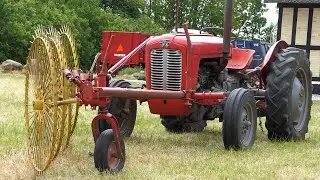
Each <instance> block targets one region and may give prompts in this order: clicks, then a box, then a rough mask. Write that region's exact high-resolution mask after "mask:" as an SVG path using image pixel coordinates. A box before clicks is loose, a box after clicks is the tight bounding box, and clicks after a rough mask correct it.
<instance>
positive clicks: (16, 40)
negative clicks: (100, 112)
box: [0, 0, 164, 69]
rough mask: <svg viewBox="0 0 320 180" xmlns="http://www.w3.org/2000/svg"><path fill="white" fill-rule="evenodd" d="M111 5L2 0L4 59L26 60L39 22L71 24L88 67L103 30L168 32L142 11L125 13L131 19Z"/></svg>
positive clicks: (0, 47) (94, 0)
mask: <svg viewBox="0 0 320 180" xmlns="http://www.w3.org/2000/svg"><path fill="white" fill-rule="evenodd" d="M142 2H144V1H139V0H137V1H130V3H131V5H130V7H141V8H143V6H142V5H143V3H142ZM134 3H137V6H134V5H133V4H134ZM144 4H145V2H144ZM110 8H113V6H112V7H110ZM110 8H106V9H102V8H101V1H100V0H86V1H84V0H68V1H65V0H42V1H39V0H21V1H15V0H3V1H0V14H1V18H0V27H1V28H0V62H1V61H4V60H6V59H7V58H10V59H13V60H16V61H19V62H21V63H25V61H26V57H27V54H28V50H29V49H28V48H30V46H31V42H32V35H34V30H35V29H36V28H37V26H38V25H43V26H45V27H49V26H53V27H56V28H59V27H61V26H62V25H67V26H69V27H70V28H71V30H72V32H73V34H74V36H75V39H76V41H77V48H78V52H79V55H80V65H81V67H82V68H84V69H86V68H88V67H89V66H90V65H91V62H92V59H93V58H94V55H95V54H96V53H97V52H98V51H100V48H101V36H102V32H103V31H137V32H143V33H152V34H162V33H164V30H163V28H161V26H159V25H157V24H155V23H154V22H153V20H152V19H150V18H148V17H146V16H144V15H143V14H141V13H139V15H134V14H133V10H132V9H130V10H128V12H127V13H128V15H126V16H125V17H128V18H124V17H121V16H118V15H116V14H113V10H112V9H110ZM121 11H123V12H125V11H126V9H123V10H121ZM138 12H140V11H138ZM129 17H130V18H129ZM131 17H132V18H131ZM133 18H135V19H133Z"/></svg>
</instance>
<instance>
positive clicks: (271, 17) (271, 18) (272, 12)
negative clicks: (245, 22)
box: [263, 3, 278, 25]
mask: <svg viewBox="0 0 320 180" xmlns="http://www.w3.org/2000/svg"><path fill="white" fill-rule="evenodd" d="M266 5H267V8H268V9H269V10H268V11H267V12H265V13H264V14H263V16H264V17H266V18H267V25H269V24H270V23H273V24H276V23H277V22H278V13H277V3H266Z"/></svg>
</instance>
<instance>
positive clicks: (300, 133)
mask: <svg viewBox="0 0 320 180" xmlns="http://www.w3.org/2000/svg"><path fill="white" fill-rule="evenodd" d="M311 97H312V83H311V71H310V61H309V60H308V58H307V54H306V52H304V51H303V50H301V49H298V48H293V47H289V48H287V49H283V50H281V51H280V52H279V53H278V54H277V55H276V59H275V61H274V62H272V63H271V66H270V72H269V75H268V77H267V91H266V104H267V107H266V116H267V120H266V128H267V129H268V138H269V139H271V140H274V139H276V140H303V139H305V134H306V133H307V132H308V124H309V120H310V117H311V116H310V110H311V104H312V100H311Z"/></svg>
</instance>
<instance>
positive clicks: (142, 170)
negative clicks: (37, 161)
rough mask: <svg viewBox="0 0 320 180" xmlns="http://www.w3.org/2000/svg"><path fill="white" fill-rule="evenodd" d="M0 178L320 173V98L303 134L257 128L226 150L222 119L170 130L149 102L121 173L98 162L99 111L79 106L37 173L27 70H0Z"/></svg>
mask: <svg viewBox="0 0 320 180" xmlns="http://www.w3.org/2000/svg"><path fill="white" fill-rule="evenodd" d="M0 87H1V88H0V112H1V115H0V166H1V168H0V179H31V178H39V179H139V180H140V179H319V178H320V163H319V160H320V121H319V120H320V102H314V104H313V107H312V119H311V121H310V125H309V133H308V134H307V138H306V140H305V141H303V142H271V141H269V140H268V139H267V137H266V135H264V134H263V133H262V132H261V130H260V128H258V130H257V138H256V141H255V145H254V147H253V148H252V150H248V151H227V150H225V149H224V147H223V142H222V134H221V124H220V123H219V122H217V121H211V122H209V123H208V127H207V128H206V129H205V131H204V132H202V133H194V134H192V133H191V134H172V133H169V132H166V131H165V130H164V128H163V127H162V125H161V124H160V118H159V116H157V115H152V114H150V113H149V110H148V106H147V104H146V103H144V105H143V106H140V107H139V110H138V117H137V123H136V127H135V130H134V132H133V135H132V137H130V138H128V139H126V155H127V156H126V158H127V159H126V164H125V168H124V171H123V172H122V173H120V174H117V175H109V174H106V173H99V172H97V171H96V170H95V168H94V164H93V158H92V157H90V156H88V151H92V150H93V147H94V146H93V139H92V136H91V128H90V123H91V120H92V118H93V117H94V116H95V114H96V112H95V111H91V110H90V108H87V110H85V109H84V108H81V111H80V116H79V122H78V124H77V128H76V131H75V134H74V135H73V136H72V140H71V145H70V148H68V149H67V150H66V151H64V152H63V153H61V154H59V157H58V158H57V159H56V160H55V161H54V162H53V164H52V165H51V166H50V168H49V169H48V170H47V171H45V172H44V173H43V174H42V175H37V173H35V172H34V170H33V168H32V166H31V165H30V163H29V160H28V156H27V153H26V141H25V139H26V138H25V130H24V117H23V113H24V109H23V108H24V106H23V101H24V76H23V75H8V74H2V73H0Z"/></svg>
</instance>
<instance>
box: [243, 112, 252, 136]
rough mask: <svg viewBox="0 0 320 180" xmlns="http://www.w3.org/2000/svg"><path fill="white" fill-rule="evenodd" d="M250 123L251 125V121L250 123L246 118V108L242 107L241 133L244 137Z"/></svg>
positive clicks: (248, 130) (246, 134)
mask: <svg viewBox="0 0 320 180" xmlns="http://www.w3.org/2000/svg"><path fill="white" fill-rule="evenodd" d="M251 125H252V123H251V121H250V119H249V118H248V113H247V110H246V109H243V112H242V135H243V138H244V139H245V138H246V137H247V136H248V134H249V133H250V128H251Z"/></svg>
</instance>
